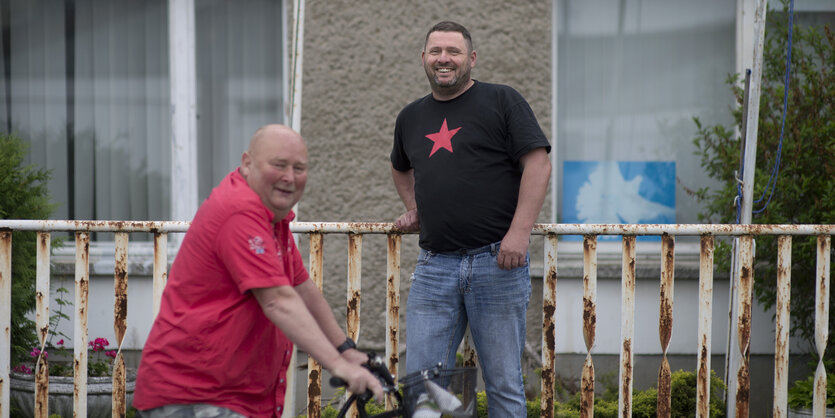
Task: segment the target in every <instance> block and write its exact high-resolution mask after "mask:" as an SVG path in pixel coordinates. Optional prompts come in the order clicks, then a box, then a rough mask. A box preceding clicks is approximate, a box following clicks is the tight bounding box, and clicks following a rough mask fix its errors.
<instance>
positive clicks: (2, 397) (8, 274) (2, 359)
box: [0, 229, 12, 418]
mask: <svg viewBox="0 0 835 418" xmlns="http://www.w3.org/2000/svg"><path fill="white" fill-rule="evenodd" d="M11 316H12V231H11V230H8V229H6V230H2V229H0V329H1V330H2V331H3V334H2V338H1V339H0V416H2V417H4V418H5V417H7V416H9V410H10V408H9V389H10V388H9V385H10V382H9V374H10V373H11V361H12V358H11V347H12V335H11Z"/></svg>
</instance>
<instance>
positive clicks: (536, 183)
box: [509, 148, 551, 234]
mask: <svg viewBox="0 0 835 418" xmlns="http://www.w3.org/2000/svg"><path fill="white" fill-rule="evenodd" d="M550 178H551V161H550V160H549V159H548V154H547V153H546V152H545V150H544V149H543V148H540V149H537V150H534V151H531V152H530V153H528V154H527V155H525V157H523V171H522V180H521V182H520V184H519V197H518V201H517V203H516V212H515V213H514V215H513V220H512V221H511V224H510V229H509V232H510V231H512V232H513V233H520V234H521V233H525V234H530V232H531V229H532V228H533V225H534V223H536V218H537V217H538V216H539V212H540V211H541V210H542V205H543V203H544V202H545V195H546V193H547V191H548V181H549V179H550Z"/></svg>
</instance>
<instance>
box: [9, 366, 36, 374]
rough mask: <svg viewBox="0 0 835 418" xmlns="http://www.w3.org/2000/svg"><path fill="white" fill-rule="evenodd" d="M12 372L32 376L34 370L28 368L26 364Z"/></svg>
mask: <svg viewBox="0 0 835 418" xmlns="http://www.w3.org/2000/svg"><path fill="white" fill-rule="evenodd" d="M12 371H14V372H15V373H23V374H32V369H30V368H28V367H26V365H25V364H20V365H18V366H17V367H15V368H14V369H13V370H12Z"/></svg>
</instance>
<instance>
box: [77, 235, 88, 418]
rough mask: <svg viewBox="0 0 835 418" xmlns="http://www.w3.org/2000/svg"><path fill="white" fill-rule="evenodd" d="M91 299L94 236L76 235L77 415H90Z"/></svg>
mask: <svg viewBox="0 0 835 418" xmlns="http://www.w3.org/2000/svg"><path fill="white" fill-rule="evenodd" d="M89 296H90V233H89V232H76V233H75V322H74V329H73V376H74V378H73V414H74V415H75V416H77V417H86V416H87V339H88V337H87V312H88V311H87V309H88V306H90V305H89V300H88V299H89Z"/></svg>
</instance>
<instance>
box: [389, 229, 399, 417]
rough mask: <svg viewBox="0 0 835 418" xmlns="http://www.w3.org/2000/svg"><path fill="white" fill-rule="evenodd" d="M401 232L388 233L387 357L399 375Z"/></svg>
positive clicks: (395, 372) (392, 371) (391, 366)
mask: <svg viewBox="0 0 835 418" xmlns="http://www.w3.org/2000/svg"><path fill="white" fill-rule="evenodd" d="M401 240H402V238H401V235H400V234H389V235H388V240H387V243H388V251H387V253H386V336H387V338H386V358H387V359H388V366H389V367H388V368H389V371H390V372H391V374H392V375H394V376H397V369H398V367H397V366H398V364H399V363H400V354H399V353H398V341H399V338H400V244H401ZM391 406H392V400H391V399H390V397H389V396H387V397H386V407H387V408H390V407H391Z"/></svg>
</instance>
